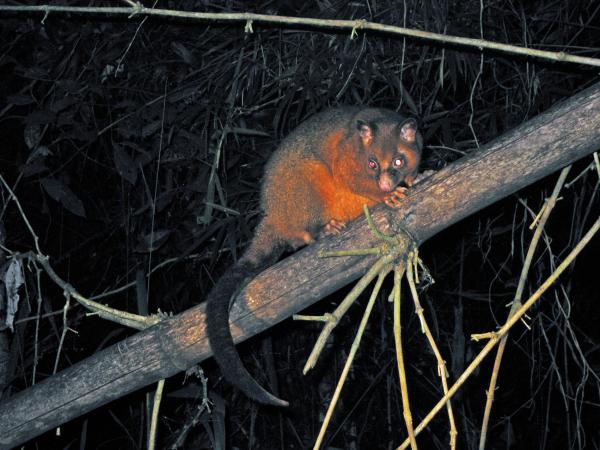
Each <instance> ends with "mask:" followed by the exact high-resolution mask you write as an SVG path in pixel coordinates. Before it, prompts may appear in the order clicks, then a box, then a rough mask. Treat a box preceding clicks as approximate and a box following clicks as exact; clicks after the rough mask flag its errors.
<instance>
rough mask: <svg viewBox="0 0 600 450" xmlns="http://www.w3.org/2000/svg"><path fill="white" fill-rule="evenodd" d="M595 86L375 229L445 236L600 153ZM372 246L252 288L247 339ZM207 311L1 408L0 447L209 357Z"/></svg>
mask: <svg viewBox="0 0 600 450" xmlns="http://www.w3.org/2000/svg"><path fill="white" fill-rule="evenodd" d="M599 130H600V84H596V85H594V86H592V87H590V88H588V89H586V90H584V91H582V92H581V93H579V94H577V95H575V96H574V97H572V98H570V99H568V100H567V101H565V102H563V103H561V104H560V105H558V106H556V107H554V108H552V109H551V110H550V111H548V112H546V113H544V114H541V115H540V116H538V117H536V118H534V119H532V120H530V121H528V122H526V123H524V124H523V125H521V126H519V127H517V128H515V129H514V130H512V131H510V132H508V133H506V134H504V135H502V136H501V137H499V138H498V139H496V140H494V141H493V142H491V143H490V144H488V145H487V146H485V148H484V149H482V150H481V151H479V152H477V153H475V154H473V155H470V156H467V157H464V158H462V159H461V160H459V161H458V162H456V163H454V164H451V165H449V166H448V167H446V168H444V169H443V170H441V171H439V172H437V173H436V174H435V175H433V176H432V177H430V178H428V179H426V180H424V181H423V182H422V183H419V184H417V185H416V186H415V187H414V188H413V189H412V190H411V195H410V197H409V199H408V201H407V204H406V207H404V208H402V209H401V210H400V211H395V210H390V209H387V208H385V207H384V206H381V205H380V206H379V207H376V208H375V209H374V211H373V218H374V220H375V222H376V223H377V226H378V227H379V229H381V230H383V231H386V232H388V233H389V232H393V230H394V229H399V228H403V229H404V230H406V231H407V232H409V233H410V234H411V235H412V236H414V237H415V239H416V240H417V241H418V242H423V241H425V240H426V239H428V238H430V237H431V236H433V235H434V234H436V233H439V232H440V231H442V230H443V229H445V228H446V227H448V226H450V225H452V224H453V223H456V222H457V221H459V220H461V219H463V218H464V217H466V216H468V215H470V214H473V213H474V212H476V211H478V210H480V209H482V208H484V207H485V206H487V205H489V204H491V203H493V202H495V201H497V200H499V199H500V198H502V197H506V196H507V195H510V194H512V193H513V192H515V191H517V190H519V189H521V188H522V187H524V186H526V185H528V184H531V183H533V182H535V181H537V180H539V179H540V178H543V177H545V176H546V175H548V174H550V173H552V172H555V171H556V170H558V169H560V168H562V167H563V166H565V165H568V164H570V163H572V162H573V161H575V160H577V159H579V158H582V157H584V156H585V155H588V154H590V153H592V152H593V151H594V150H597V149H598V148H600V131H599ZM374 244H375V239H374V238H373V236H372V234H371V232H370V231H369V230H368V228H367V224H366V221H365V220H364V219H359V220H357V221H355V222H353V223H352V224H350V225H349V226H348V228H347V230H346V231H345V232H344V233H342V235H340V236H337V237H335V238H328V239H325V240H324V241H322V242H319V243H317V244H315V245H311V246H309V247H307V248H305V249H303V250H301V251H299V252H297V253H296V254H294V255H293V256H291V257H290V258H287V259H286V260H284V261H281V262H280V263H278V264H277V265H275V266H273V267H271V268H270V269H268V270H266V271H265V272H263V273H262V274H260V275H259V276H258V277H257V278H256V279H255V280H253V281H252V282H251V283H250V284H249V285H248V286H247V288H246V289H245V290H244V292H243V293H242V296H241V297H240V298H238V300H237V301H236V303H235V305H234V307H233V310H232V315H231V316H232V321H233V327H232V332H233V335H234V338H235V340H236V341H241V340H244V339H246V338H248V337H250V336H252V335H254V334H256V333H258V332H260V331H262V330H264V329H266V328H268V327H270V326H272V325H274V324H275V323H277V322H279V321H281V320H284V319H285V318H287V317H289V316H290V315H291V314H293V313H296V312H298V311H300V310H302V309H304V308H306V307H307V306H309V305H311V304H312V303H314V302H316V301H317V300H318V299H320V298H322V297H324V296H325V295H327V294H329V293H331V292H333V291H335V290H337V289H339V288H340V287H342V286H344V285H346V284H348V283H350V282H351V281H353V280H355V279H357V278H358V277H359V276H361V275H362V274H363V273H365V271H366V270H367V268H368V267H369V265H370V264H372V263H373V261H374V258H375V257H374V256H364V257H355V256H352V257H339V258H318V257H317V254H318V252H320V251H324V250H325V251H327V250H333V249H336V250H339V249H343V248H367V247H370V246H373V245H374ZM204 318H205V316H204V305H198V306H197V307H194V308H192V309H189V310H187V311H185V312H183V313H181V314H179V315H178V316H175V317H173V318H171V319H165V320H164V321H162V322H160V323H158V324H157V325H156V326H153V327H151V328H149V329H147V330H144V331H143V332H140V333H138V334H136V335H134V336H132V337H130V338H127V339H126V340H124V341H122V342H120V343H119V344H116V345H113V346H112V347H109V348H107V349H105V350H103V351H101V352H99V353H97V354H95V355H93V356H91V357H89V358H88V359H86V360H84V361H81V362H79V363H77V364H75V365H74V366H72V367H70V368H68V369H66V370H63V371H62V372H60V373H58V374H56V375H55V376H53V377H50V378H47V379H46V380H44V381H42V382H41V383H39V384H37V385H35V386H33V387H31V388H29V389H26V390H24V391H22V392H20V393H18V394H16V395H15V396H13V397H11V398H9V399H8V400H7V401H6V402H5V403H4V404H2V405H0V446H1V447H2V448H7V447H13V446H17V445H19V444H21V443H23V442H25V441H26V440H28V439H31V438H33V437H35V436H37V435H39V434H41V433H43V432H44V431H47V430H49V429H51V428H53V427H56V426H58V425H60V424H62V423H64V422H66V421H68V420H71V419H73V418H75V417H77V416H79V415H81V414H84V413H86V412H88V411H90V410H92V409H94V408H97V407H99V406H101V405H103V404H105V403H107V402H109V401H111V400H114V399H116V398H119V397H121V396H123V395H125V394H127V393H129V392H131V391H134V390H136V389H139V388H141V387H143V386H146V385H148V384H150V383H153V382H155V381H156V380H158V379H160V378H165V377H168V376H171V375H174V374H175V373H177V372H179V371H181V370H184V369H186V368H188V367H190V366H192V365H193V364H196V363H198V362H199V361H202V360H204V359H206V358H208V357H209V356H210V354H211V352H210V349H209V346H208V342H207V339H206V334H205V325H204Z"/></svg>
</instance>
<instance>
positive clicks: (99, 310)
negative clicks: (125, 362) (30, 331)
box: [0, 175, 161, 353]
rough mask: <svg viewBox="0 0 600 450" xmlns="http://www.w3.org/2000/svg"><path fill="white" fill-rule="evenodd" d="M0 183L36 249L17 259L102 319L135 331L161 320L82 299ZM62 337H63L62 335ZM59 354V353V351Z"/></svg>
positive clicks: (11, 194)
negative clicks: (43, 273) (40, 270)
mask: <svg viewBox="0 0 600 450" xmlns="http://www.w3.org/2000/svg"><path fill="white" fill-rule="evenodd" d="M0 182H1V183H2V184H3V185H4V188H5V189H6V190H7V191H8V192H9V194H10V198H11V199H12V200H13V201H14V202H15V204H16V205H17V209H18V210H19V213H20V215H21V217H22V219H23V221H24V222H25V224H26V225H27V228H28V229H29V232H30V234H31V236H32V237H33V241H34V244H35V249H36V250H35V252H33V251H31V252H27V253H23V254H21V255H18V257H21V258H27V259H29V260H31V261H35V262H37V263H38V264H39V265H40V266H42V267H43V268H44V270H45V271H46V273H47V274H48V276H49V277H50V279H51V280H52V281H54V282H55V283H56V284H57V285H58V286H60V288H61V289H62V290H63V291H64V293H65V297H66V298H67V299H68V298H70V297H72V298H74V299H75V300H77V302H79V303H80V304H81V305H83V306H84V307H86V308H87V309H89V310H90V311H92V312H93V313H94V314H98V315H99V316H100V317H102V318H103V319H107V320H111V321H113V322H117V323H120V324H122V325H125V326H128V327H131V328H134V329H136V330H143V329H144V328H147V327H149V326H151V325H154V324H156V323H158V322H159V321H160V320H161V319H160V317H159V316H157V315H153V316H139V315H137V314H132V313H128V312H125V311H120V310H118V309H114V308H110V307H108V306H106V305H102V304H101V303H97V302H94V301H92V300H90V299H88V298H86V297H84V296H83V295H81V294H80V293H79V292H77V290H76V289H75V288H74V287H73V286H72V285H71V284H70V283H67V282H66V281H65V280H63V279H62V278H61V277H60V276H59V275H58V274H57V273H56V272H55V271H54V268H53V267H52V266H51V265H50V261H49V259H48V257H47V256H45V255H44V254H43V253H42V250H41V249H40V246H39V239H38V237H37V235H36V234H35V232H34V230H33V228H32V227H31V225H30V223H29V220H28V219H27V216H26V215H25V212H24V211H23V208H22V207H21V203H20V202H19V199H18V198H17V196H16V195H15V193H14V192H13V191H12V189H11V188H10V186H9V185H8V183H6V181H5V180H4V177H2V175H0ZM67 310H68V302H67V304H66V305H65V313H66V311H67ZM65 331H66V329H65ZM63 337H64V335H63ZM59 353H60V351H59Z"/></svg>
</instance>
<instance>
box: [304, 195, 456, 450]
mask: <svg viewBox="0 0 600 450" xmlns="http://www.w3.org/2000/svg"><path fill="white" fill-rule="evenodd" d="M365 215H366V217H367V221H368V223H369V228H370V230H371V232H372V233H373V234H374V235H375V236H376V237H378V238H379V239H381V240H382V241H383V243H382V244H381V245H380V246H379V247H375V248H370V249H362V250H342V251H339V252H330V253H321V254H320V255H319V256H321V257H327V256H352V255H363V254H378V255H382V256H381V257H380V258H379V259H378V260H377V261H376V263H375V264H373V266H372V267H371V268H370V269H369V271H368V272H367V273H366V274H365V275H364V276H363V277H362V278H361V279H360V281H359V282H358V283H357V284H356V285H355V287H354V288H353V289H352V291H351V292H350V293H349V294H348V295H347V296H346V298H345V299H344V300H343V301H342V303H341V304H340V305H339V306H338V308H337V309H336V310H335V312H334V313H333V314H326V315H324V316H299V315H297V316H294V318H295V319H302V320H315V321H323V322H326V325H325V327H324V328H323V330H322V331H321V334H320V336H319V339H318V340H317V343H316V344H315V347H314V348H313V351H312V352H311V354H310V357H309V359H308V362H307V363H306V365H305V367H304V373H306V372H307V371H308V370H310V369H311V368H313V367H314V365H315V363H316V361H317V359H318V357H319V355H320V353H321V351H322V349H323V347H324V346H325V343H326V341H327V338H328V337H329V335H330V334H331V332H332V331H333V328H335V326H336V325H337V323H338V322H339V320H340V318H341V317H342V316H343V315H344V314H345V313H346V311H347V310H348V308H349V307H350V305H351V304H352V303H353V302H354V301H355V300H356V298H357V297H358V295H360V293H362V292H363V291H364V290H365V289H366V287H367V286H368V284H369V283H370V282H371V281H372V280H373V279H374V278H375V276H377V277H378V278H377V282H376V283H375V287H374V288H373V291H372V293H371V297H370V299H369V302H368V305H367V308H366V310H365V313H364V315H363V318H362V321H361V323H360V326H359V330H358V332H357V335H356V337H355V339H354V342H353V343H352V348H351V350H350V353H349V355H348V359H347V360H346V364H345V365H344V369H343V371H342V374H341V376H340V379H339V380H338V383H337V386H336V389H335V392H334V394H333V397H332V400H331V402H330V404H329V407H328V409H327V414H326V416H325V419H324V420H323V424H322V425H321V429H320V431H319V435H318V437H317V440H316V442H315V445H314V449H315V450H316V449H318V448H320V446H321V445H322V443H323V439H324V436H325V432H326V431H327V427H328V425H329V422H330V420H331V417H332V415H333V411H334V409H335V406H336V404H337V401H338V399H339V396H340V393H341V390H342V387H343V385H344V382H345V380H346V378H347V375H348V372H349V370H350V367H351V365H352V362H353V360H354V356H355V355H356V352H357V351H358V347H359V345H360V340H361V338H362V335H363V332H364V329H365V327H366V324H367V321H368V319H369V316H370V314H371V310H372V308H373V304H374V302H375V299H376V298H377V294H378V293H379V289H380V287H381V283H382V282H383V279H384V278H385V277H386V276H387V274H388V273H389V272H390V271H391V270H392V268H393V269H394V288H393V292H392V297H393V301H394V341H395V345H396V360H397V363H398V375H399V379H400V391H401V395H402V407H403V408H402V409H403V416H404V421H405V424H406V429H407V432H408V436H409V440H410V443H411V447H412V449H413V450H416V449H417V443H416V439H415V433H414V430H413V425H412V414H411V411H410V402H409V399H408V386H407V382H406V371H405V368H404V355H403V351H402V338H401V325H400V324H401V322H400V299H401V296H400V286H401V280H402V275H403V274H404V273H405V268H406V267H407V265H408V274H407V278H408V280H409V284H410V287H411V293H412V296H413V299H414V302H415V307H416V312H417V314H418V316H419V319H420V321H421V325H422V328H423V332H424V333H425V334H426V335H427V339H428V341H429V344H430V345H431V348H432V350H433V352H434V354H435V355H436V358H437V361H438V373H439V374H440V376H441V377H442V386H443V389H444V393H447V392H448V385H447V382H446V376H447V375H446V366H445V363H444V360H443V358H442V356H441V354H440V352H439V349H438V348H437V345H436V344H435V341H434V340H433V336H432V335H431V332H430V330H429V327H428V326H427V323H426V321H425V318H424V316H423V308H421V305H420V302H419V298H418V295H417V291H416V284H415V279H416V267H417V265H418V264H419V263H420V261H419V259H418V256H417V252H416V249H415V243H414V240H413V239H412V237H411V236H409V235H408V233H406V232H404V233H400V234H399V235H397V236H388V235H385V234H383V233H381V232H380V231H379V230H378V229H377V227H376V226H375V224H374V223H373V220H372V218H371V215H370V214H369V210H368V208H367V207H366V206H365ZM409 249H410V250H409ZM407 256H408V261H407ZM447 406H448V417H449V420H450V443H451V448H452V449H453V450H454V449H455V448H456V434H457V432H456V426H455V423H454V415H453V413H452V407H451V406H450V402H448V404H447Z"/></svg>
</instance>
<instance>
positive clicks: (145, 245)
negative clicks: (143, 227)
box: [135, 230, 171, 253]
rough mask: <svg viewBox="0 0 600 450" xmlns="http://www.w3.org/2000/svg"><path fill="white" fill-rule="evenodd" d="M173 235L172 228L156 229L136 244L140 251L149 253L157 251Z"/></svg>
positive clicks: (137, 249)
mask: <svg viewBox="0 0 600 450" xmlns="http://www.w3.org/2000/svg"><path fill="white" fill-rule="evenodd" d="M170 235H171V230H156V231H154V232H153V233H152V232H151V233H148V234H146V235H145V236H143V237H142V239H141V242H140V243H139V244H138V245H137V246H136V248H135V251H136V252H138V253H148V252H153V251H156V250H158V249H159V248H160V246H161V245H163V244H164V243H165V242H166V240H167V239H168V237H169V236H170Z"/></svg>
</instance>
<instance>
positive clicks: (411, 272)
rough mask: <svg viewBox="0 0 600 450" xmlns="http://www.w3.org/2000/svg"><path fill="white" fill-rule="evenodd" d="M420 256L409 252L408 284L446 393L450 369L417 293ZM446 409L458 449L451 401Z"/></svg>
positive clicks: (451, 444) (452, 444)
mask: <svg viewBox="0 0 600 450" xmlns="http://www.w3.org/2000/svg"><path fill="white" fill-rule="evenodd" d="M418 259H419V258H418V256H417V254H416V250H415V251H414V252H412V254H409V260H408V264H407V271H406V279H407V280H408V285H409V286H410V292H411V294H412V298H413V302H414V304H415V312H416V313H417V316H418V317H419V321H420V322H421V331H422V332H423V333H424V334H425V336H426V337H427V342H429V346H430V347H431V350H432V351H433V354H434V355H435V359H436V361H437V365H438V376H439V377H440V378H441V379H442V389H443V391H444V394H447V393H448V371H447V370H446V362H445V361H444V358H442V354H441V353H440V350H439V348H438V346H437V344H436V343H435V340H434V339H433V335H432V334H431V330H430V329H429V325H427V321H426V320H425V316H424V315H423V307H422V306H421V302H420V301H419V294H418V293H417V286H416V283H415V278H416V270H415V266H416V264H417V260H418ZM446 409H447V410H448V421H449V423H450V448H451V449H452V450H454V449H456V435H457V434H458V432H457V431H456V423H455V421H454V413H453V411H452V405H451V404H450V402H448V403H446Z"/></svg>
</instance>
